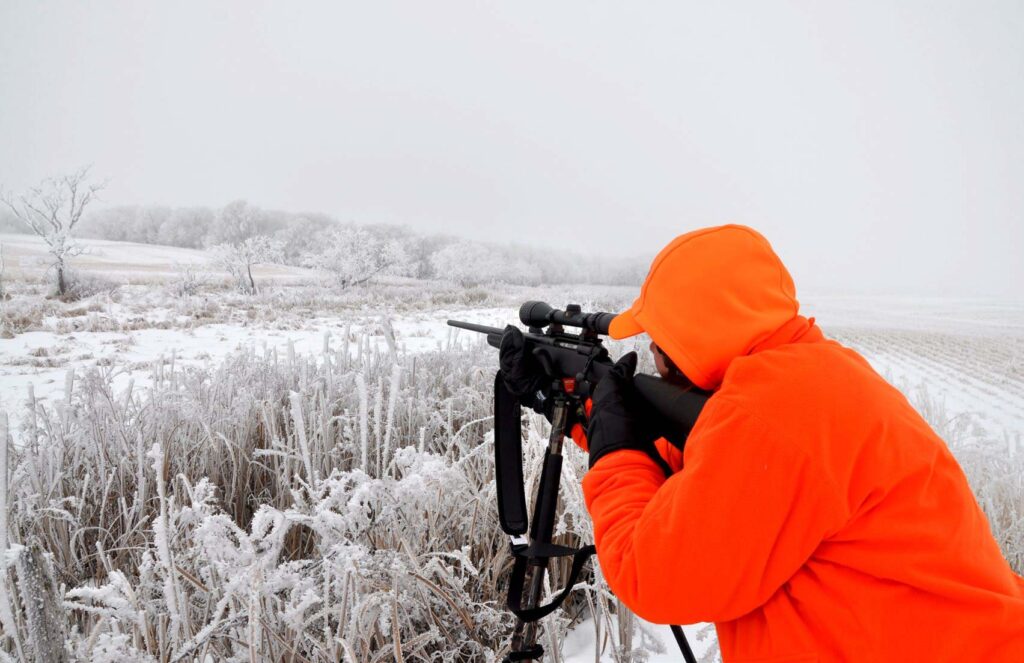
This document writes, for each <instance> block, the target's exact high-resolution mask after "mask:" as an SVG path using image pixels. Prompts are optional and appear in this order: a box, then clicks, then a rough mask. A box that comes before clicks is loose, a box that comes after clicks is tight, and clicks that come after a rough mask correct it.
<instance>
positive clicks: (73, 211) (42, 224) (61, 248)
mask: <svg viewBox="0 0 1024 663" xmlns="http://www.w3.org/2000/svg"><path fill="white" fill-rule="evenodd" d="M102 188H103V185H102V184H98V183H95V182H91V181H90V180H89V168H88V167H86V168H82V169H80V170H78V171H75V172H74V173H71V174H69V175H61V176H58V177H50V178H47V179H45V180H43V181H42V182H41V183H40V184H38V185H37V186H34V187H32V188H30V189H29V190H28V191H26V192H25V193H23V194H21V195H20V196H13V195H9V194H6V193H5V194H4V195H3V196H2V197H0V199H2V200H3V202H4V204H5V205H6V206H7V207H8V209H10V210H11V212H13V213H14V215H15V216H16V217H18V219H20V220H21V221H22V223H24V224H25V225H26V226H28V227H29V228H31V229H32V232H34V233H35V234H36V235H38V236H39V237H41V238H42V240H43V241H44V242H45V243H46V247H47V252H48V253H49V254H50V257H51V259H52V264H51V266H52V267H53V270H54V272H55V275H56V279H57V283H56V286H57V296H59V297H63V296H64V295H65V294H66V293H67V288H68V284H67V280H66V278H65V275H66V271H67V267H68V259H69V258H71V257H72V256H75V255H78V254H80V253H81V251H82V248H81V245H79V244H78V243H76V242H75V240H74V237H73V236H72V233H73V231H74V230H75V227H76V226H78V223H79V221H81V220H82V213H83V212H85V208H86V207H88V205H89V203H91V202H92V201H93V200H95V199H96V194H97V193H99V191H100V190H101V189H102Z"/></svg>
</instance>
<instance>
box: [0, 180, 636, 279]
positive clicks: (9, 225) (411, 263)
mask: <svg viewBox="0 0 1024 663" xmlns="http://www.w3.org/2000/svg"><path fill="white" fill-rule="evenodd" d="M101 188H102V186H101V185H98V184H96V183H94V182H93V181H92V180H91V178H90V177H89V172H88V169H83V170H81V171H78V172H76V173H73V174H71V175H66V176H61V177H55V178H50V179H47V180H45V181H44V182H42V183H41V184H40V185H38V186H36V187H33V188H31V189H29V190H27V191H26V192H24V193H22V194H21V195H18V196H14V195H11V194H9V193H8V194H6V195H4V196H3V202H4V203H6V205H5V206H4V208H5V212H6V213H5V215H4V216H0V232H33V233H35V234H37V235H39V236H40V237H41V238H43V240H44V241H45V242H46V244H47V246H48V248H49V251H50V253H51V256H52V258H53V264H54V269H55V271H56V275H57V283H56V288H57V294H59V295H63V294H64V290H65V284H64V274H65V271H66V269H67V261H68V259H69V258H71V257H72V256H74V255H75V254H76V252H77V251H78V250H79V246H78V245H77V244H76V243H75V241H74V240H75V238H95V239H106V240H114V241H124V242H138V243H144V244H162V245H167V246H177V247H182V248H188V249H202V250H206V251H209V252H210V255H211V259H212V260H213V261H214V262H215V263H216V264H218V265H219V266H220V267H221V268H222V269H224V270H225V271H227V272H228V273H229V274H231V275H232V277H233V278H234V279H235V280H236V282H237V284H238V287H239V288H240V289H242V290H245V291H247V292H255V290H256V287H257V284H256V281H255V279H254V277H253V274H252V267H253V266H254V265H258V264H267V263H275V264H284V265H293V266H301V267H309V268H313V269H316V270H318V271H319V272H321V273H323V274H324V275H325V276H326V277H327V278H329V279H331V280H332V281H333V285H336V286H338V287H342V288H346V287H354V286H358V285H361V284H363V283H366V282H368V281H370V280H372V279H373V278H375V277H379V276H385V275H395V276H409V277H415V278H421V279H440V280H446V281H450V282H452V283H455V284H458V285H461V286H467V287H468V286H476V285H485V284H489V283H511V284H519V285H538V284H542V283H594V284H607V285H636V284H638V283H639V282H640V281H641V280H642V279H643V276H644V273H645V270H646V266H647V263H646V261H643V260H639V259H607V258H599V259H598V258H594V257H584V256H582V255H572V254H566V253H565V252H563V251H558V252H556V251H553V250H545V249H538V248H534V247H528V246H519V245H502V244H496V243H486V242H477V241H471V240H466V239H462V238H458V237H452V236H445V235H428V234H422V233H417V232H415V231H412V230H410V229H409V228H406V227H402V226H393V225H370V224H353V223H342V222H340V221H338V220H336V219H334V218H332V217H330V216H327V215H324V214H318V213H293V212H281V211H274V210H266V209H262V208H260V207H258V206H256V205H253V204H251V203H249V202H247V201H244V200H235V201H233V202H230V203H228V204H227V205H224V206H223V207H220V208H210V207H168V206H163V205H120V206H112V207H107V208H101V209H89V210H88V212H86V207H87V206H88V205H89V204H90V203H92V202H93V201H94V198H95V194H96V193H97V192H98V191H99V190H100V189H101Z"/></svg>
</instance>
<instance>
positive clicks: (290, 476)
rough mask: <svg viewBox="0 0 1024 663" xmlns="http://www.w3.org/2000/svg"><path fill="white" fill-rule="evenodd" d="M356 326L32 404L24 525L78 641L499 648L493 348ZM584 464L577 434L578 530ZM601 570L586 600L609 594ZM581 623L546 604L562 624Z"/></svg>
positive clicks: (183, 649) (347, 655)
mask: <svg viewBox="0 0 1024 663" xmlns="http://www.w3.org/2000/svg"><path fill="white" fill-rule="evenodd" d="M357 342H360V343H361V347H362V348H363V349H362V350H359V351H357V352H356V353H355V357H354V358H353V357H352V354H353V353H351V352H349V348H346V347H344V346H345V342H344V341H342V342H341V343H339V344H338V345H337V347H333V348H327V349H326V351H325V352H323V353H320V354H319V355H307V356H301V355H297V354H290V353H284V354H283V355H280V356H278V355H277V354H276V353H274V352H271V353H268V355H266V356H263V355H260V354H258V353H256V352H255V351H253V350H252V349H245V350H242V351H239V352H236V353H234V354H232V355H230V356H228V357H227V358H226V359H225V360H224V361H223V363H221V364H220V365H219V366H217V367H215V368H212V369H209V370H202V369H195V368H187V369H180V368H174V367H170V368H164V367H162V366H158V367H156V368H154V370H155V371H156V372H157V374H156V375H154V376H153V379H152V380H151V382H150V384H151V385H152V386H151V387H149V388H147V389H145V390H135V389H131V388H129V389H128V390H126V392H125V393H123V394H119V393H116V392H115V391H114V390H113V389H112V387H111V380H110V375H109V372H104V371H103V370H102V369H96V370H93V371H90V372H88V373H87V374H86V375H84V376H82V377H81V378H80V379H77V380H75V379H69V381H68V384H67V385H66V389H67V393H66V395H67V396H68V398H67V401H66V402H63V401H58V402H57V403H56V404H55V405H53V406H50V405H45V404H42V403H36V404H34V405H33V406H32V407H31V409H30V410H29V411H28V413H27V414H26V415H25V416H26V420H25V421H24V422H22V423H21V427H20V430H21V433H20V435H21V439H20V440H19V441H18V445H17V446H16V447H15V448H14V449H13V450H12V458H11V489H10V496H9V502H10V529H11V535H12V540H13V541H14V542H15V543H18V544H20V545H26V546H33V545H35V546H38V547H39V548H40V549H42V550H43V551H46V552H47V553H48V554H49V561H50V565H51V566H52V570H53V573H54V577H55V579H56V581H57V583H58V584H59V585H60V586H61V587H62V588H63V589H62V591H63V592H64V596H63V599H64V600H63V611H64V612H63V614H64V619H66V624H65V625H64V626H65V628H66V629H67V634H68V637H69V643H70V647H71V649H72V650H73V652H74V656H75V658H76V659H78V660H140V661H146V660H159V661H164V660H199V661H203V660H209V659H207V656H210V657H212V659H213V660H237V661H251V660H296V661H302V660H307V661H326V660H332V661H336V660H354V661H355V660H358V661H364V660H365V661H370V660H403V659H404V660H436V661H483V660H492V659H494V658H496V657H498V656H499V655H501V653H502V651H503V649H504V647H505V646H506V640H507V638H508V636H509V634H510V631H511V626H512V620H511V619H510V617H509V615H508V613H507V612H506V611H505V609H504V606H503V598H504V597H503V592H504V577H505V575H506V574H507V572H508V570H509V564H510V560H509V557H508V553H507V543H506V542H505V539H504V537H503V536H502V535H501V533H500V530H499V529H498V527H497V524H496V519H495V513H494V506H493V505H494V486H493V476H492V473H493V470H492V466H491V451H490V447H489V444H488V439H487V438H488V435H487V431H488V430H489V429H490V421H489V409H490V397H489V388H490V383H491V379H492V375H493V374H492V371H491V369H490V368H489V367H490V365H491V364H492V363H493V360H494V357H493V355H492V352H491V350H490V348H487V347H479V346H478V347H476V348H472V349H468V350H457V349H452V350H443V351H441V352H435V353H424V354H419V355H409V356H403V357H392V356H391V355H390V354H388V353H379V352H372V351H369V350H367V349H366V347H365V346H367V345H368V342H367V341H366V339H361V340H360V341H357ZM484 367H488V368H484ZM538 423H539V422H537V421H534V422H533V424H534V427H533V428H532V429H531V435H530V441H531V443H530V444H529V445H528V449H529V451H528V462H529V464H530V467H531V468H534V469H533V470H531V472H530V473H529V474H530V476H529V479H528V480H529V481H530V482H534V481H536V480H537V478H538V477H537V476H536V468H537V462H538V461H539V459H540V453H541V449H542V447H543V443H542V439H541V435H540V431H539V428H538V426H537V425H538ZM581 469H582V455H581V454H578V455H577V457H576V458H575V460H574V461H573V462H569V463H567V464H566V470H565V471H566V477H565V483H566V486H567V490H566V493H565V494H566V504H565V511H564V514H563V516H562V522H561V524H560V526H559V531H560V532H563V534H562V538H563V540H564V541H566V542H567V543H570V542H578V541H579V540H580V539H588V540H589V536H590V531H589V527H590V525H589V519H588V518H587V517H586V515H585V513H584V511H583V509H582V499H581V496H580V494H579V479H580V475H579V472H580V471H581ZM563 571H564V569H558V568H556V569H555V571H554V574H553V575H554V578H553V580H554V582H555V583H558V582H559V581H560V580H561V578H562V577H564V576H563V574H562V573H561V572H563ZM10 577H11V576H10V575H8V579H10ZM591 582H592V581H591ZM590 587H591V588H590V590H589V592H588V593H587V595H586V596H587V598H586V599H583V598H578V599H577V603H576V605H575V606H574V607H573V612H574V613H576V614H579V613H580V611H581V610H584V609H587V610H588V611H592V612H593V614H597V615H599V616H600V615H602V614H605V613H607V612H609V610H610V607H609V606H610V603H609V602H610V601H611V599H610V597H609V596H608V595H607V593H606V591H602V589H600V586H599V585H593V584H591V585H590ZM11 589H12V590H13V591H10V592H8V595H9V596H10V597H11V599H12V601H13V602H14V605H13V606H12V608H13V609H12V611H11V614H13V615H14V617H13V619H14V621H15V622H16V623H15V624H11V625H7V626H6V627H5V636H6V637H5V638H4V640H3V642H2V644H0V647H2V648H3V649H4V650H6V651H8V652H12V653H13V652H14V651H15V650H16V649H17V647H18V645H19V644H20V645H21V646H22V647H23V648H24V647H27V646H28V643H29V642H30V640H31V638H30V634H29V630H30V629H29V628H28V624H26V623H25V622H24V617H23V610H21V609H19V606H20V605H21V602H23V601H25V600H26V597H24V596H21V595H20V594H19V592H18V591H17V590H16V589H15V588H14V587H13V586H11ZM569 624H570V618H568V617H561V618H557V619H551V620H549V621H548V622H547V629H548V641H549V644H550V643H551V642H555V641H557V640H558V638H559V637H560V636H561V635H563V634H564V633H565V631H566V629H567V628H568V626H569ZM630 633H631V630H630ZM638 644H639V643H638ZM115 654H116V655H115ZM118 656H120V657H121V658H117V657H118ZM103 657H107V658H103ZM111 657H113V658H111ZM627 657H628V652H624V657H623V659H622V660H629V659H628V658H627Z"/></svg>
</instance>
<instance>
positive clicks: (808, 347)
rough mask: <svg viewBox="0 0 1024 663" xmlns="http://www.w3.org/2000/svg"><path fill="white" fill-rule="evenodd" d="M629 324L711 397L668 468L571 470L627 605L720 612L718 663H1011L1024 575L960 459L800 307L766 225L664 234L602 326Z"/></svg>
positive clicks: (627, 461)
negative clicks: (627, 298) (626, 297)
mask: <svg viewBox="0 0 1024 663" xmlns="http://www.w3.org/2000/svg"><path fill="white" fill-rule="evenodd" d="M641 331H646V332H647V333H648V334H649V335H650V336H651V338H652V339H653V340H654V342H655V343H657V344H658V346H660V347H661V348H662V350H663V351H664V352H665V353H666V354H667V355H668V356H669V357H670V358H671V359H672V360H673V362H674V363H675V364H676V365H677V366H678V367H679V368H680V369H681V370H682V372H683V373H684V374H685V375H686V376H687V377H688V378H690V379H691V380H692V381H693V382H694V383H696V384H697V385H698V386H700V387H702V388H704V389H709V390H713V391H714V394H713V395H712V397H711V398H710V400H709V401H708V403H707V405H706V407H705V409H704V411H703V413H702V414H701V416H700V418H699V419H698V421H697V424H696V426H695V427H694V429H693V432H692V433H691V435H690V438H689V440H688V442H687V444H686V448H685V452H684V453H682V454H679V453H678V452H675V450H674V448H673V449H672V450H671V451H672V452H674V453H668V454H667V455H668V458H667V459H668V461H669V463H670V465H673V467H674V469H675V470H677V471H676V473H675V474H673V475H672V476H671V477H670V478H668V479H666V478H665V476H664V475H663V473H662V471H661V470H659V469H658V467H657V466H656V465H655V464H654V463H653V462H652V461H651V460H650V459H649V458H648V457H647V456H646V455H645V454H644V453H642V452H639V451H629V450H625V451H619V452H615V453H611V454H609V455H607V456H605V457H604V458H602V459H601V460H600V461H598V462H597V463H596V464H595V466H594V467H593V469H591V470H590V471H589V472H588V473H587V475H586V476H585V477H584V480H583V491H584V495H585V498H586V504H587V508H588V510H589V511H590V514H591V517H592V518H593V521H594V538H595V543H596V546H597V555H598V560H599V561H600V564H601V569H602V571H603V573H604V576H605V578H606V579H607V581H608V584H609V585H610V587H611V589H612V591H613V592H614V593H615V594H616V596H618V597H619V598H620V599H621V600H622V601H623V602H624V603H625V604H626V605H627V606H629V607H630V608H631V609H632V610H633V611H634V612H636V613H637V614H638V615H640V616H641V617H643V618H645V619H647V620H649V621H652V622H656V623H666V624H668V623H673V624H675V623H681V624H689V623H694V622H701V621H713V622H715V625H716V627H717V631H718V638H719V644H720V647H721V650H722V655H723V658H724V660H725V661H726V663H731V662H734V661H735V662H739V661H757V662H758V663H769V662H775V661H808V662H809V661H858V662H863V661H871V662H872V663H879V662H885V661H900V662H901V663H902V662H907V661H927V662H929V663H932V662H936V661H958V662H963V661H986V662H993V663H995V662H1002V661H1006V662H1008V663H1024V579H1022V578H1020V577H1018V576H1017V575H1016V574H1014V572H1013V571H1012V570H1011V569H1010V567H1009V564H1008V563H1007V562H1006V560H1005V559H1004V558H1003V556H1002V554H1001V552H1000V550H999V547H998V546H997V544H996V542H995V540H994V538H993V536H992V534H991V532H990V529H989V525H988V522H987V520H986V518H985V516H984V514H983V513H982V511H981V509H980V508H979V507H978V504H977V502H976V500H975V499H974V496H973V494H972V492H971V489H970V487H969V486H968V484H967V480H966V478H965V477H964V474H963V472H962V471H961V469H960V467H959V465H958V464H957V462H956V460H955V459H954V458H953V456H952V455H951V454H950V452H949V450H948V449H947V447H946V445H945V443H944V442H943V441H942V440H941V439H940V438H939V437H938V436H937V435H936V434H935V433H934V432H933V431H932V430H931V428H929V426H928V424H927V423H925V421H924V420H923V419H922V418H921V417H920V416H919V415H918V414H917V412H915V411H914V409H913V408H912V407H911V406H910V404H909V403H908V402H907V400H906V399H905V398H904V397H903V396H902V395H901V394H900V392H899V391H897V390H896V389H895V388H893V387H892V386H890V385H889V384H888V383H886V382H885V380H883V379H882V378H881V377H879V376H878V374H877V373H875V371H874V370H872V368H871V366H870V365H869V364H868V363H867V361H865V360H864V359H863V358H862V357H861V356H860V355H858V354H857V353H856V352H854V351H853V350H850V349H849V348H846V347H843V346H842V345H840V344H839V343H837V342H835V341H831V340H827V339H825V338H824V337H823V335H822V333H821V331H820V330H819V329H818V327H817V326H815V324H814V320H813V319H810V320H808V319H806V318H804V317H802V316H800V315H799V306H798V303H797V300H796V298H795V291H794V287H793V282H792V279H791V278H790V276H789V274H788V273H787V271H786V269H785V268H784V267H783V265H782V263H781V262H780V261H779V259H778V257H777V256H776V255H775V253H774V252H773V251H772V249H771V247H770V246H769V244H768V242H767V241H766V240H765V239H764V238H763V237H762V236H761V235H759V234H758V233H757V232H755V231H753V230H752V229H750V228H746V227H743V226H734V225H730V226H722V227H718V228H709V229H704V230H699V231H695V232H692V233H689V234H686V235H682V236H680V237H678V238H677V239H676V240H675V241H673V242H672V243H671V244H669V245H668V246H667V247H666V248H665V249H664V250H662V252H661V253H660V254H659V255H658V256H657V257H656V258H655V260H654V262H653V264H652V266H651V271H650V273H649V274H648V277H647V280H646V282H645V283H644V287H643V289H642V291H641V294H640V297H639V298H638V299H637V300H636V302H635V303H634V304H633V307H632V308H631V309H630V310H629V311H627V312H626V313H624V314H621V315H620V316H618V317H616V318H615V321H614V322H613V323H612V329H611V335H612V336H613V337H617V338H623V337H626V336H630V335H633V334H637V333H640V332H641ZM576 437H579V436H578V435H577V436H576ZM661 448H662V449H664V447H663V446H662V447H661Z"/></svg>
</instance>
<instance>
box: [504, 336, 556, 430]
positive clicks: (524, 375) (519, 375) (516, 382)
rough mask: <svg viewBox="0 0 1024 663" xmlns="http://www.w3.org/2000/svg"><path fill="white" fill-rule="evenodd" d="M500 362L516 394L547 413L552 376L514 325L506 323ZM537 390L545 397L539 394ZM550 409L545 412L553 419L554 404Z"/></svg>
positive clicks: (508, 382)
mask: <svg viewBox="0 0 1024 663" xmlns="http://www.w3.org/2000/svg"><path fill="white" fill-rule="evenodd" d="M498 366H499V367H500V369H501V377H502V379H503V380H504V381H505V386H506V387H508V390H509V391H510V392H512V393H513V394H515V395H516V397H517V398H518V399H519V402H520V404H522V405H525V406H527V407H530V408H533V409H534V410H536V411H538V412H541V413H544V409H545V408H544V405H545V401H546V400H547V399H546V396H547V395H548V392H549V391H550V385H549V384H548V382H549V379H548V377H547V376H546V375H545V374H544V371H543V370H542V369H541V366H540V363H539V362H538V361H537V359H536V358H535V357H534V356H533V355H532V354H530V353H529V351H528V350H527V348H526V339H525V338H524V337H523V332H522V331H520V330H519V328H518V327H516V326H514V325H508V326H507V327H505V333H504V334H502V335H501V346H500V347H499V354H498ZM537 392H540V393H541V395H542V396H543V398H538V396H537ZM546 409H547V412H546V413H545V416H547V417H548V420H549V421H550V420H551V407H550V405H548V407H547V408H546Z"/></svg>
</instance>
